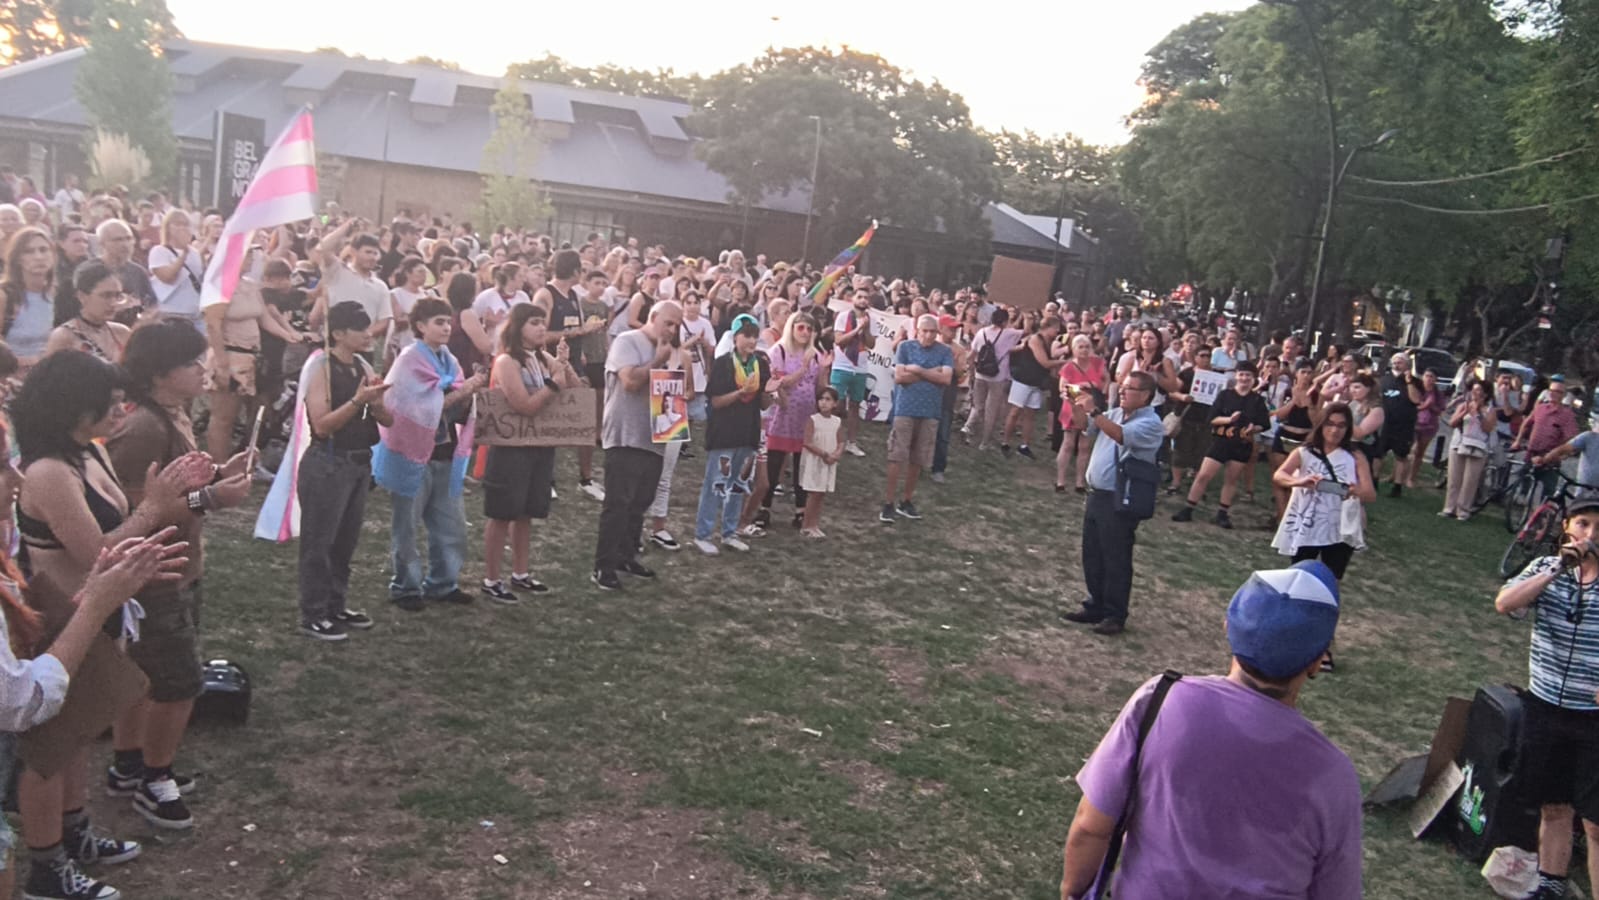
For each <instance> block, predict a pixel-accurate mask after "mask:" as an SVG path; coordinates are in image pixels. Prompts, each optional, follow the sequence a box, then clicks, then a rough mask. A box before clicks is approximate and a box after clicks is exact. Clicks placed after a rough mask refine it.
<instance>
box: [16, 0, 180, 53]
mask: <svg viewBox="0 0 1599 900" xmlns="http://www.w3.org/2000/svg"><path fill="white" fill-rule="evenodd" d="M94 8H95V0H7V2H5V3H3V4H0V65H5V64H9V63H19V62H27V61H28V60H30V59H34V58H36V57H40V56H45V55H46V54H50V53H57V52H59V51H62V50H70V49H72V48H73V47H81V46H83V45H84V43H85V42H87V41H88V39H89V29H90V24H91V22H92V21H93V19H94ZM151 12H152V13H153V15H154V16H155V18H154V19H153V20H152V22H151V26H152V28H153V30H154V32H155V33H156V35H157V36H158V37H159V38H160V39H161V40H165V39H167V38H170V37H176V36H178V31H177V27H176V26H175V25H173V23H172V13H171V12H169V11H168V10H167V5H166V2H165V0H160V2H158V3H154V4H152V5H151Z"/></svg>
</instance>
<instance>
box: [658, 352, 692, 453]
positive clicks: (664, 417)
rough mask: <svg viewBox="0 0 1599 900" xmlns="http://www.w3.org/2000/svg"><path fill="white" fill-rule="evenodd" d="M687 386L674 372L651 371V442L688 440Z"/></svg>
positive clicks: (678, 374)
mask: <svg viewBox="0 0 1599 900" xmlns="http://www.w3.org/2000/svg"><path fill="white" fill-rule="evenodd" d="M687 388H688V382H687V377H686V376H685V375H684V374H683V372H682V371H681V370H677V369H651V370H650V432H651V433H650V440H652V441H654V442H655V443H657V444H670V443H674V442H676V441H686V440H688V394H687Z"/></svg>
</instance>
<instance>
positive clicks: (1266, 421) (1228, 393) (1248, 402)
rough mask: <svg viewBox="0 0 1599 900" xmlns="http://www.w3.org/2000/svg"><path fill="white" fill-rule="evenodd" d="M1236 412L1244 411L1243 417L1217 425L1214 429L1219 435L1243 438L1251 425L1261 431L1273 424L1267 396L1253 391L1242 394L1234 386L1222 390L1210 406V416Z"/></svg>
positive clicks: (1227, 414) (1215, 417)
mask: <svg viewBox="0 0 1599 900" xmlns="http://www.w3.org/2000/svg"><path fill="white" fill-rule="evenodd" d="M1235 412H1241V413H1243V414H1244V416H1243V418H1241V419H1239V420H1238V421H1237V422H1236V423H1234V424H1232V425H1218V426H1216V427H1215V429H1214V431H1215V433H1216V436H1217V437H1225V438H1233V439H1242V438H1243V431H1244V429H1245V428H1246V427H1248V426H1250V425H1254V426H1256V427H1257V428H1259V429H1260V430H1261V431H1264V430H1266V428H1268V427H1269V426H1270V425H1271V410H1269V409H1267V408H1266V398H1264V397H1262V396H1260V395H1259V394H1257V393H1254V392H1253V391H1251V392H1250V393H1247V394H1240V393H1238V392H1237V391H1236V390H1233V389H1232V388H1228V389H1227V390H1225V391H1222V392H1221V393H1220V394H1219V395H1217V397H1216V402H1215V403H1214V404H1213V405H1212V406H1211V407H1210V418H1212V419H1220V418H1224V417H1226V416H1230V415H1232V414H1233V413H1235Z"/></svg>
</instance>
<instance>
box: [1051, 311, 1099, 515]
mask: <svg viewBox="0 0 1599 900" xmlns="http://www.w3.org/2000/svg"><path fill="white" fill-rule="evenodd" d="M1109 374H1110V372H1109V367H1108V366H1106V364H1105V358H1104V357H1102V356H1099V355H1098V354H1096V353H1094V341H1093V339H1092V338H1090V337H1089V336H1088V335H1086V334H1078V335H1076V336H1074V337H1073V338H1072V358H1071V359H1070V360H1067V362H1066V365H1064V366H1061V367H1060V397H1061V404H1060V424H1061V427H1062V428H1064V429H1065V430H1066V436H1065V437H1064V438H1063V439H1062V440H1061V442H1060V452H1059V453H1058V454H1056V455H1055V493H1057V494H1064V493H1066V470H1067V469H1068V468H1069V467H1070V465H1071V458H1072V455H1073V454H1076V455H1077V493H1079V494H1082V493H1086V492H1087V490H1088V484H1087V482H1085V481H1084V480H1083V476H1084V474H1085V473H1086V472H1087V471H1088V455H1089V453H1090V452H1091V451H1092V450H1093V448H1094V444H1093V441H1090V440H1089V439H1088V435H1086V434H1084V433H1083V432H1082V431H1080V430H1078V429H1076V428H1074V427H1073V426H1072V398H1073V397H1074V396H1076V393H1075V392H1076V391H1078V390H1086V389H1093V390H1096V391H1099V395H1100V396H1101V397H1104V396H1105V392H1106V389H1107V388H1108V387H1109Z"/></svg>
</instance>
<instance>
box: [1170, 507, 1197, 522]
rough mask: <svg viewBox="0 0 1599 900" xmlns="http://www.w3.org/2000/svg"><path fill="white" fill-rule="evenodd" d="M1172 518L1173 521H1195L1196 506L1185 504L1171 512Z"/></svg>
mask: <svg viewBox="0 0 1599 900" xmlns="http://www.w3.org/2000/svg"><path fill="white" fill-rule="evenodd" d="M1171 520H1172V521H1173V522H1192V521H1194V508H1193V507H1192V506H1185V507H1183V508H1182V509H1179V510H1177V511H1176V512H1174V513H1172V514H1171Z"/></svg>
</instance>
